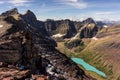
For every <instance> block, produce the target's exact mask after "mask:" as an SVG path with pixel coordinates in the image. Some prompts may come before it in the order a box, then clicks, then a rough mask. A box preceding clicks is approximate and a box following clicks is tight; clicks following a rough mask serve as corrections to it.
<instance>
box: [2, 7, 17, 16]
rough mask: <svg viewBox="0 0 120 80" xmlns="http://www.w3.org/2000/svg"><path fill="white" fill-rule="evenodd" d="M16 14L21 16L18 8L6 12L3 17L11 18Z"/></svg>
mask: <svg viewBox="0 0 120 80" xmlns="http://www.w3.org/2000/svg"><path fill="white" fill-rule="evenodd" d="M15 14H19V12H18V9H17V8H13V9H11V10H9V11H6V12H4V13H2V14H1V16H11V15H15Z"/></svg>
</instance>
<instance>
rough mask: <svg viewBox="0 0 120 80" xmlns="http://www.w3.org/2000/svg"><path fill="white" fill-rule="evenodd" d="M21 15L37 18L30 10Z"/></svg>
mask: <svg viewBox="0 0 120 80" xmlns="http://www.w3.org/2000/svg"><path fill="white" fill-rule="evenodd" d="M23 16H24V17H26V18H28V19H32V20H37V18H36V16H35V14H34V13H33V12H32V11H31V10H27V11H26V13H25V14H24V15H23Z"/></svg>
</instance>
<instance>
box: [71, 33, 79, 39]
mask: <svg viewBox="0 0 120 80" xmlns="http://www.w3.org/2000/svg"><path fill="white" fill-rule="evenodd" d="M78 36H79V33H77V34H76V35H75V36H74V37H72V38H71V40H74V39H76V38H77V37H78Z"/></svg>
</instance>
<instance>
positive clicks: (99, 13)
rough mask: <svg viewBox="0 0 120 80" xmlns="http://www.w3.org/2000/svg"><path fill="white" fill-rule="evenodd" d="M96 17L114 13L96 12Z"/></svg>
mask: <svg viewBox="0 0 120 80" xmlns="http://www.w3.org/2000/svg"><path fill="white" fill-rule="evenodd" d="M96 14H97V15H111V14H114V12H97V13H96Z"/></svg>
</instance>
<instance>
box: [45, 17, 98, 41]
mask: <svg viewBox="0 0 120 80" xmlns="http://www.w3.org/2000/svg"><path fill="white" fill-rule="evenodd" d="M45 27H46V30H47V31H48V32H49V33H50V35H51V36H52V37H53V38H60V37H61V38H62V39H64V38H73V37H74V38H75V37H76V38H80V39H82V38H92V37H93V36H95V35H96V34H97V32H98V25H97V24H96V22H95V21H94V20H93V19H92V18H88V19H86V20H84V21H82V22H75V21H70V20H59V21H54V20H47V21H46V22H45ZM58 34H59V35H60V36H59V35H58ZM59 40H60V39H59Z"/></svg>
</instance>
